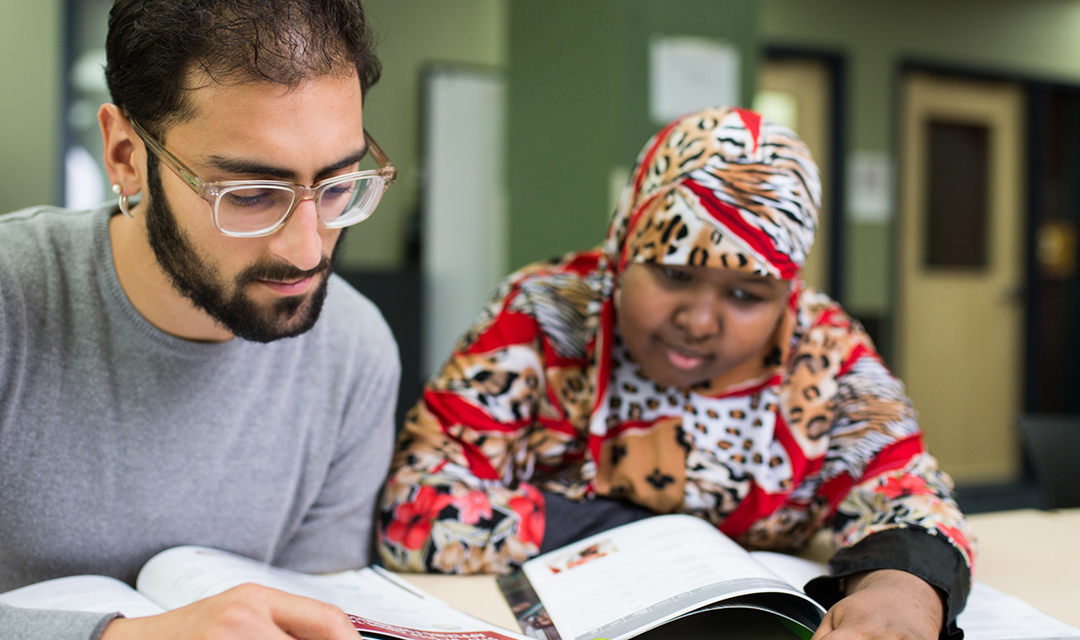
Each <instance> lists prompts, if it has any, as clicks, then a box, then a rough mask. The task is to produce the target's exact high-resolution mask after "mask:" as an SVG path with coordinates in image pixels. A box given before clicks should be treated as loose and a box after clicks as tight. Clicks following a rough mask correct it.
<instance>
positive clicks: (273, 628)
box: [101, 584, 360, 640]
mask: <svg viewBox="0 0 1080 640" xmlns="http://www.w3.org/2000/svg"><path fill="white" fill-rule="evenodd" d="M358 637H360V636H359V634H358V633H357V631H356V628H355V627H353V625H352V623H351V622H349V618H348V617H347V616H346V615H345V613H344V612H343V611H342V610H341V609H338V608H337V607H335V606H332V605H329V604H326V603H323V602H319V601H317V600H312V599H310V598H303V597H300V596H294V595H291V594H288V593H284V592H281V591H277V590H275V589H269V588H266V587H260V586H258V585H253V584H245V585H240V586H239V587H234V588H232V589H229V590H228V591H226V592H224V593H221V594H219V595H216V596H213V597H210V598H206V599H205V600H199V601H198V602H194V603H192V604H189V605H188V606H186V607H181V608H179V609H174V610H172V611H169V612H167V613H163V614H161V615H157V616H149V617H146V618H118V619H116V620H113V621H112V622H110V623H109V625H108V626H107V627H105V633H104V634H102V636H101V640H133V639H135V638H138V639H148V638H153V639H155V640H158V639H160V640H287V639H290V638H300V639H301V640H356V639H357V638H358Z"/></svg>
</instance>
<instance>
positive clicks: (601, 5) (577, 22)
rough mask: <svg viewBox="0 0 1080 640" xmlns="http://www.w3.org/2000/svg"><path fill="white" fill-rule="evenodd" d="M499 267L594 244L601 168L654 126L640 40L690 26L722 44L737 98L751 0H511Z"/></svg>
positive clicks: (603, 202)
mask: <svg viewBox="0 0 1080 640" xmlns="http://www.w3.org/2000/svg"><path fill="white" fill-rule="evenodd" d="M509 13H510V21H509V22H510V35H509V43H510V57H509V72H508V73H509V80H510V100H509V102H510V114H509V147H510V148H509V161H508V162H509V165H508V168H507V175H508V182H509V192H510V251H509V255H510V262H511V264H510V266H511V267H514V268H516V267H519V266H521V265H523V264H526V263H528V262H531V261H534V260H538V259H543V258H546V257H550V256H553V255H557V254H561V253H564V252H567V251H571V250H575V249H584V248H588V247H591V246H594V245H596V244H598V243H599V242H600V241H601V240H602V239H603V236H604V231H605V229H606V227H607V221H608V218H609V216H610V214H611V211H610V205H609V180H610V175H611V172H612V170H613V169H615V168H617V167H629V166H631V165H632V164H633V162H634V159H635V157H636V156H637V153H638V151H640V149H641V147H642V146H643V145H644V144H645V141H646V140H647V139H648V138H649V137H650V136H651V135H652V134H653V133H655V132H656V130H657V129H658V128H659V126H658V125H655V124H652V123H651V122H650V121H649V118H648V44H649V41H650V39H651V38H653V37H655V36H662V35H669V36H680V35H692V36H704V37H709V38H714V39H720V40H724V41H727V42H729V43H731V44H734V45H735V46H737V47H738V49H739V50H740V52H741V54H742V62H743V69H742V76H743V77H742V85H743V86H742V96H743V101H744V102H749V96H750V95H751V88H752V87H753V86H754V82H755V80H754V68H755V66H756V63H757V53H758V49H759V47H758V3H757V2H756V0H753V1H751V0H664V1H663V2H660V1H659V0H588V1H587V2H583V1H581V0H511V1H510V10H509Z"/></svg>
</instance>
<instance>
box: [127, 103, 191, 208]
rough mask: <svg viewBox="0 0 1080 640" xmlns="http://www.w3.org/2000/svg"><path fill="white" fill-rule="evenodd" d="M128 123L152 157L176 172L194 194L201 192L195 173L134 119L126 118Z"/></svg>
mask: <svg viewBox="0 0 1080 640" xmlns="http://www.w3.org/2000/svg"><path fill="white" fill-rule="evenodd" d="M128 122H130V123H131V126H132V127H134V128H135V133H137V134H139V137H140V138H142V141H143V142H144V143H145V144H146V146H148V147H150V149H151V150H153V151H154V155H156V156H157V157H158V158H160V159H161V160H162V161H163V162H165V164H167V165H169V166H170V167H172V169H173V171H175V172H176V175H178V176H180V178H181V179H182V180H183V181H184V182H186V183H188V186H190V187H191V188H192V189H194V190H195V193H200V192H201V191H202V180H200V179H199V178H198V177H197V176H196V175H195V172H193V171H192V170H191V169H188V168H187V165H185V164H184V163H183V162H181V161H180V159H179V158H176V157H175V156H173V154H171V153H169V152H168V151H166V150H165V147H163V146H161V144H160V143H158V141H157V140H155V139H154V138H153V137H152V136H151V135H150V134H149V133H147V131H146V129H143V128H142V125H140V124H139V123H138V122H136V121H135V120H134V119H132V118H128Z"/></svg>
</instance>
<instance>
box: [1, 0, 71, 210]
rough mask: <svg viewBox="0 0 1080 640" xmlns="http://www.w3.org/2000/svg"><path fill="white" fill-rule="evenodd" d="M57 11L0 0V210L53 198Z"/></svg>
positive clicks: (41, 1) (56, 3) (54, 5)
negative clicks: (0, 0)
mask: <svg viewBox="0 0 1080 640" xmlns="http://www.w3.org/2000/svg"><path fill="white" fill-rule="evenodd" d="M61 13H62V3H61V1H60V0H34V2H23V1H18V0H4V2H0V87H3V89H2V90H0V115H2V117H0V213H7V212H9V211H14V210H16V209H22V208H24V207H29V206H32V205H38V204H59V202H58V199H59V194H60V186H59V184H58V183H57V180H58V170H59V168H60V155H59V149H60V142H59V136H60V132H59V124H60V88H61V82H60V64H61V63H60V57H61V55H62V54H61V33H62V27H61Z"/></svg>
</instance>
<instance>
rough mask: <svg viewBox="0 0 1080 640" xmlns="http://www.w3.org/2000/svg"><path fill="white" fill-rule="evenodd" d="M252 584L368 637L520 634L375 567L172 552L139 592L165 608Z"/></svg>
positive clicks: (153, 564) (505, 639)
mask: <svg viewBox="0 0 1080 640" xmlns="http://www.w3.org/2000/svg"><path fill="white" fill-rule="evenodd" d="M249 582H250V583H255V584H260V585H263V586H266V587H271V588H274V589H279V590H281V591H285V592H288V593H292V594H296V595H300V596H305V597H308V598H313V599H316V600H321V601H323V602H329V603H330V604H333V605H336V606H337V607H339V608H341V609H342V610H344V611H345V612H346V613H347V614H349V616H350V618H352V620H353V623H354V625H355V626H356V628H357V629H359V630H360V631H363V632H365V635H370V632H375V633H379V634H382V635H383V636H389V637H396V638H413V639H415V640H439V639H443V640H465V639H469V640H472V639H476V640H480V639H490V640H512V639H523V638H524V636H521V635H519V634H516V633H513V632H511V631H507V630H505V629H500V628H498V627H496V626H494V625H491V624H489V623H486V622H484V621H482V620H479V619H477V618H473V617H472V616H469V615H467V614H465V613H463V612H461V611H458V610H457V609H454V608H452V607H451V606H450V605H448V604H446V603H445V602H442V601H441V600H437V599H435V598H432V597H430V596H427V595H426V594H423V593H422V592H420V591H418V590H417V589H415V588H414V587H411V586H407V585H404V584H402V583H400V582H399V581H396V580H393V579H389V578H387V577H385V576H384V575H383V574H381V573H379V572H376V571H375V570H372V569H361V570H359V571H344V572H341V573H336V574H331V575H325V576H313V575H307V574H302V573H297V572H294V571H288V570H285V569H280V568H277V567H272V566H269V565H265V564H262V563H260V562H256V561H254V560H250V559H248V558H243V557H240V556H236V555H233V554H230V553H226V552H223V551H216V550H212V549H206V548H201V547H177V548H175V549H169V550H168V551H164V552H162V553H159V554H158V555H156V556H154V557H153V558H151V559H150V561H149V562H147V563H146V565H145V566H144V567H143V570H142V572H140V574H139V579H138V588H139V591H140V592H142V593H143V594H145V595H146V596H147V597H149V598H151V599H153V600H154V601H156V602H160V603H161V604H162V605H163V606H165V607H166V608H169V609H174V608H176V607H180V606H184V605H186V604H190V603H191V602H194V601H196V600H199V599H202V598H206V597H209V596H212V595H215V594H218V593H221V592H222V591H225V590H227V589H230V588H232V587H235V586H238V585H241V584H244V583H249Z"/></svg>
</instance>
